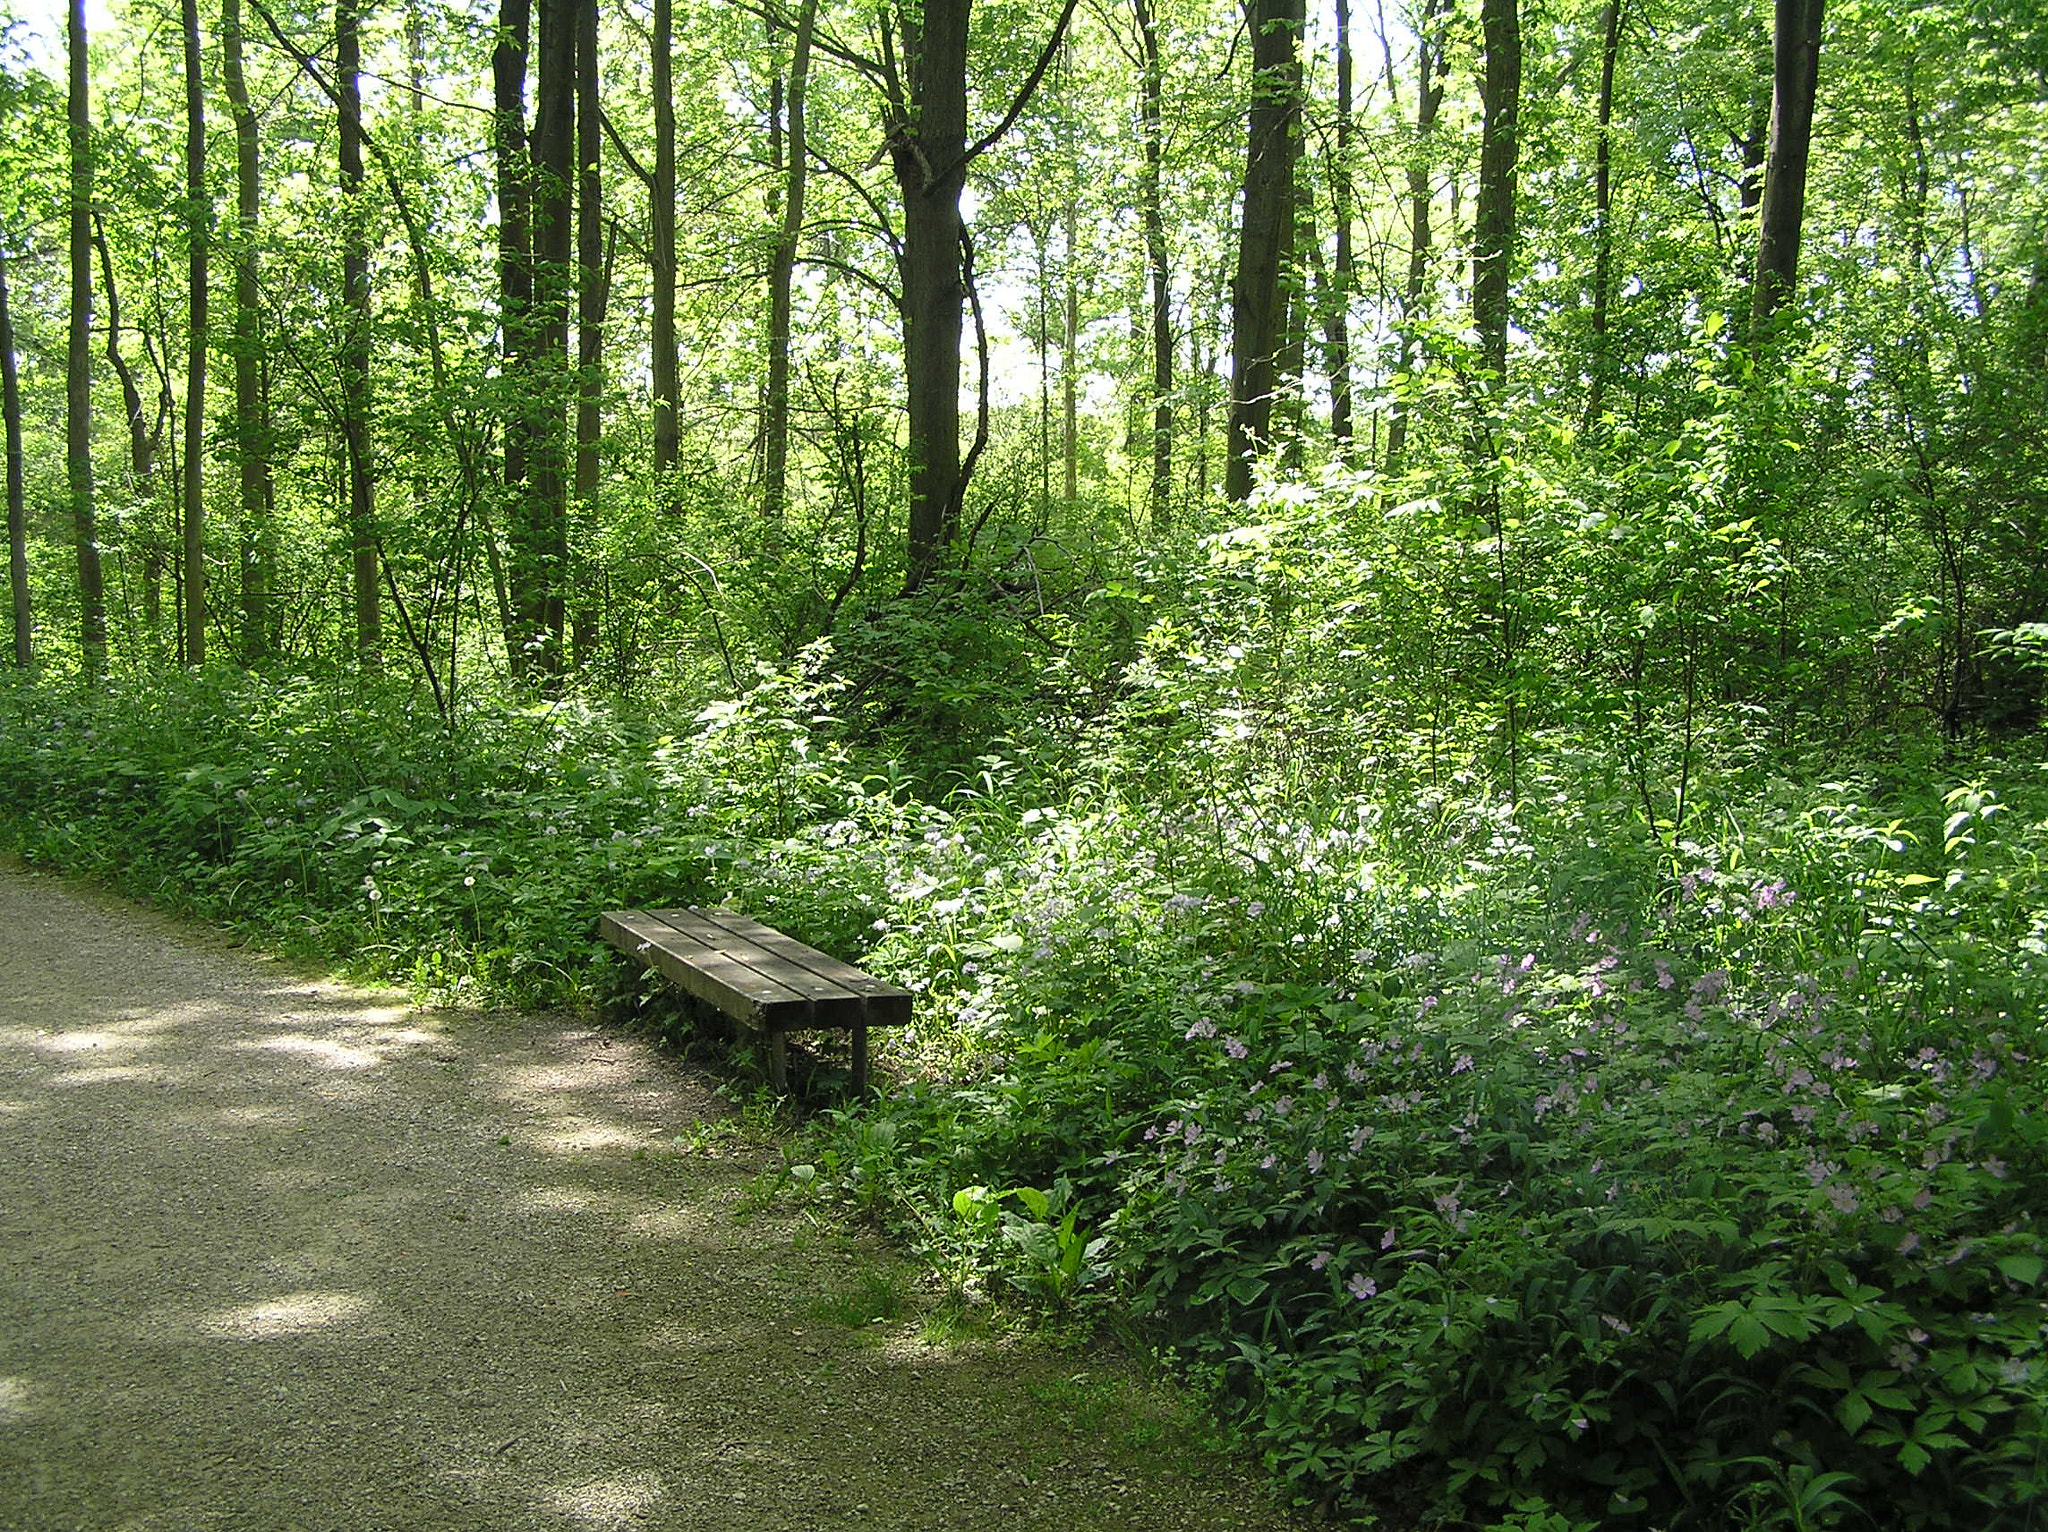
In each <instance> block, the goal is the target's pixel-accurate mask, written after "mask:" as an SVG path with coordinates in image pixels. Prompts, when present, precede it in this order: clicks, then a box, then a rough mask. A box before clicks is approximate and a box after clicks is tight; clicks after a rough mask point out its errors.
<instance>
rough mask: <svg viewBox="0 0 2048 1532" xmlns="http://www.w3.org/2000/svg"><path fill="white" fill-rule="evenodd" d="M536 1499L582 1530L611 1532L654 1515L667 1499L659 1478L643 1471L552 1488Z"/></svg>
mask: <svg viewBox="0 0 2048 1532" xmlns="http://www.w3.org/2000/svg"><path fill="white" fill-rule="evenodd" d="M537 1498H538V1499H539V1501H540V1503H541V1504H542V1505H544V1506H546V1507H547V1508H548V1509H549V1510H551V1511H556V1512H558V1513H560V1514H561V1515H563V1516H566V1517H568V1518H569V1519H570V1520H571V1521H573V1522H574V1523H575V1524H576V1525H577V1526H579V1527H590V1528H593V1529H602V1532H611V1529H612V1528H615V1527H625V1526H627V1525H629V1524H630V1523H631V1522H632V1521H633V1520H635V1519H636V1518H645V1517H647V1516H649V1515H651V1514H652V1513H653V1512H654V1511H655V1509H656V1508H657V1507H659V1506H660V1505H661V1503H662V1501H663V1500H664V1499H666V1498H667V1497H666V1495H665V1493H664V1492H663V1489H662V1484H661V1479H660V1476H659V1475H656V1474H653V1473H647V1472H642V1473H636V1474H615V1475H612V1476H610V1477H606V1478H596V1479H584V1480H582V1481H580V1482H572V1483H567V1484H556V1485H550V1486H549V1487H548V1488H546V1489H544V1490H542V1491H541V1492H540V1494H539V1496H538V1497H537Z"/></svg>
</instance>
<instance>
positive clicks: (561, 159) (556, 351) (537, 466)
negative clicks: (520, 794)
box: [513, 0, 593, 676]
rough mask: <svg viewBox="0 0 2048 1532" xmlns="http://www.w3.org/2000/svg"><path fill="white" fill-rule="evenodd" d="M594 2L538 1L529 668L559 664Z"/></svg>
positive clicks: (526, 606)
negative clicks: (586, 63)
mask: <svg viewBox="0 0 2048 1532" xmlns="http://www.w3.org/2000/svg"><path fill="white" fill-rule="evenodd" d="M587 3H593V0H540V16H539V22H540V28H539V31H540V36H539V48H538V50H537V62H538V64H539V70H538V73H539V84H538V86H537V88H536V91H535V102H534V121H533V311H534V324H533V340H534V352H533V355H532V356H531V357H530V358H529V359H528V361H529V364H530V365H529V368H528V375H527V377H526V378H525V379H524V380H523V382H524V384H525V388H526V395H525V399H524V400H523V401H522V404H521V406H520V407H522V408H524V409H526V410H527V411H528V412H529V416H530V419H531V420H532V423H533V424H532V434H531V437H530V439H529V450H530V452H531V454H532V458H531V471H532V479H531V484H530V486H529V489H528V492H527V494H526V496H525V497H524V500H523V503H522V508H521V509H522V514H521V517H520V520H519V522H518V524H517V526H516V528H515V537H514V551H515V553H516V554H517V555H518V556H517V557H516V558H515V559H514V561H513V574H514V579H513V606H514V610H515V613H516V616H517V620H518V623H519V628H520V638H521V642H522V644H523V645H524V646H526V648H527V650H528V659H529V660H530V661H531V668H532V669H534V670H537V671H538V672H539V673H541V674H543V675H550V676H551V675H555V674H558V673H559V672H560V670H561V667H562V627H563V605H562V596H563V580H564V575H565V572H566V571H565V568H564V566H565V564H566V562H567V557H568V536H567V533H568V513H569V467H570V464H569V442H568V420H569V415H568V405H569V391H568V390H567V389H566V388H565V386H564V385H565V384H566V382H567V381H568V377H567V375H568V370H569V294H570V288H571V285H572V283H573V280H574V269H573V267H572V265H571V259H570V257H571V242H572V238H573V235H574V233H575V224H574V217H573V209H572V196H571V194H572V191H573V188H574V186H575V168H574V164H573V158H574V152H575V126H576V11H577V8H578V6H579V5H581V4H587Z"/></svg>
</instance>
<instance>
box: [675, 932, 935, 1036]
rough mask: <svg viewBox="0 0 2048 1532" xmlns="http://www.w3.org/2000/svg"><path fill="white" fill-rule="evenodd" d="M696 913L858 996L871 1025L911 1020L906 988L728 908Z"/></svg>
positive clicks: (783, 972)
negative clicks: (862, 1001)
mask: <svg viewBox="0 0 2048 1532" xmlns="http://www.w3.org/2000/svg"><path fill="white" fill-rule="evenodd" d="M656 913H658V914H660V915H661V916H662V917H663V918H664V919H666V918H667V917H668V916H670V915H672V914H676V913H678V912H676V911H672V910H661V911H657V912H656ZM697 913H699V915H700V918H702V919H703V920H704V921H706V922H708V923H710V924H714V925H716V926H719V927H721V928H723V929H724V930H726V931H729V932H731V933H732V934H733V935H734V936H736V937H738V938H740V939H741V940H742V941H746V942H751V943H752V944H753V945H755V946H756V947H759V948H761V949H763V950H764V951H767V952H771V953H773V954H774V955H775V956H777V957H779V958H782V959H785V960H786V961H787V962H788V963H790V964H792V965H794V967H795V968H797V969H799V970H802V971H805V972H808V973H810V974H813V975H815V976H816V977H818V978H819V979H822V980H824V981H826V982H827V983H829V984H832V985H835V986H837V987H839V988H840V989H843V990H846V991H849V992H851V993H852V994H855V995H858V996H860V997H861V999H862V1000H864V1001H865V1002H866V1004H865V1006H864V1007H863V1009H862V1018H863V1019H864V1020H865V1021H866V1022H867V1023H868V1024H869V1025H870V1026H883V1027H886V1026H903V1025H905V1024H907V1023H908V1022H909V1021H910V1006H911V994H910V991H909V990H907V989H902V988H899V987H898V986H896V985H894V984H891V983H889V982H888V981H887V980H884V979H878V978H876V977H875V976H874V975H873V974H870V973H863V972H861V970H860V969H858V968H855V967H854V966H853V965H852V964H851V963H842V962H841V961H840V960H839V959H838V958H835V957H832V956H830V955H828V954H826V953H823V952H820V951H819V950H818V949H817V948H815V947H807V946H805V945H804V944H803V943H802V942H800V941H798V940H797V939H796V938H795V937H793V936H784V935H783V934H782V933H781V932H780V931H777V930H775V929H773V928H772V927H770V926H764V925H762V924H761V922H760V921H758V920H754V919H751V918H750V917H748V916H745V915H735V914H732V913H731V912H730V911H727V910H705V911H701V912H697ZM764 971H768V970H764ZM773 972H774V973H775V974H776V976H777V977H778V978H781V979H783V981H784V982H785V983H790V984H791V986H792V987H793V988H794V987H797V986H796V985H795V984H794V982H793V981H792V980H791V979H789V978H788V976H787V974H788V971H787V970H786V969H781V968H777V969H775V970H773Z"/></svg>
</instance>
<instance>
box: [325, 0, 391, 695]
mask: <svg viewBox="0 0 2048 1532" xmlns="http://www.w3.org/2000/svg"><path fill="white" fill-rule="evenodd" d="M356 6H357V0H337V4H336V5H335V9H334V56H335V74H336V77H337V81H336V83H337V86H338V88H339V90H340V93H341V112H340V116H341V134H340V162H341V197H342V234H341V241H342V243H341V292H342V309H343V333H342V342H341V353H342V354H341V433H342V447H343V450H344V453H345V455H346V457H347V469H348V542H349V565H350V585H351V591H352V593H353V597H354V602H355V619H356V634H355V639H356V659H357V662H358V663H359V664H362V665H364V666H374V665H376V664H377V662H378V655H379V652H380V650H381V649H382V647H383V640H384V633H383V621H384V613H383V603H382V600H381V598H380V597H379V595H378V592H377V500H376V482H377V481H376V473H375V464H374V462H373V460H372V458H371V445H370V232H369V228H368V223H369V209H368V207H367V205H366V199H365V197H364V196H363V84H362V74H363V44H362V15H361V13H360V12H359V11H358V10H357V9H356Z"/></svg>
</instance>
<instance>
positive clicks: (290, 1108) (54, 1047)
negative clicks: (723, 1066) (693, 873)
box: [0, 866, 1281, 1532]
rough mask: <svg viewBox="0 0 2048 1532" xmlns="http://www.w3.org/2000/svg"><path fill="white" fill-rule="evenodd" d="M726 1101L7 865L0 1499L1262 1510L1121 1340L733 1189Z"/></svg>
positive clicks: (139, 1507)
mask: <svg viewBox="0 0 2048 1532" xmlns="http://www.w3.org/2000/svg"><path fill="white" fill-rule="evenodd" d="M724 1116H725V1109H724V1108H723V1107H722V1106H721V1105H720V1104H719V1103H718V1102H717V1100H716V1099H715V1098H714V1097H713V1096H712V1095H711V1094H710V1093H709V1092H708V1091H707V1090H706V1089H705V1088H704V1087H703V1086H702V1085H701V1084H700V1083H698V1082H697V1081H695V1080H694V1079H693V1078H692V1077H691V1076H690V1074H689V1073H688V1072H687V1071H686V1070H685V1069H684V1067H683V1066H682V1065H680V1064H678V1063H677V1062H675V1061H673V1060H671V1059H668V1058H666V1057H665V1056H662V1055H659V1054H657V1053H654V1052H651V1051H649V1050H647V1049H645V1048H643V1047H641V1046H640V1045H638V1044H636V1043H634V1042H632V1041H631V1040H629V1039H626V1038H622V1037H617V1036H612V1035H608V1034H606V1033H603V1032H600V1031H595V1030H592V1029H591V1028H588V1027H585V1026H581V1025H578V1024H576V1023H574V1022H569V1021H564V1020H562V1019H560V1018H550V1017H536V1016H480V1015H469V1014H454V1013H441V1012H430V1011H428V1012H423V1011H414V1010H410V1009H408V1008H407V1007H406V1006H405V1005H404V1004H402V1003H401V1001H400V1000H399V999H397V998H395V997H393V996H390V995H378V994H373V993H369V992H365V991H362V990H357V989H351V988H347V987H344V986H342V985H339V984H336V983H332V982H327V981H321V980H308V979H306V978H305V977H303V976H299V975H295V974H293V973H292V972H290V971H288V970H287V969H285V968H283V967H281V966H279V965H277V964H274V963H271V962H267V961H265V960H263V959H261V958H257V957H253V956H250V955H248V954H246V953H242V952H237V951H233V950H230V949H228V948H226V947H224V946H222V945H220V944H218V943H216V942H214V941H212V940H210V939H209V938H207V937H205V936H203V935H195V934H193V933H192V932H191V931H189V930H188V929H187V928H185V927H182V926H180V925H178V924H177V923H175V922H173V921H171V920H168V919H166V918H164V917H161V916H158V915H156V914H153V913H151V912H149V911H146V910H139V909H137V908H135V907H134V906H131V905H128V904H125V903H121V902H119V901H116V900H114V899H112V898H109V897H106V896H102V895H99V894H96V893H93V892H90V891H85V890H80V889H77V888H75V887H72V886H70V885H68V884H65V883H63V882H60V881H58V880H56V879H53V878H48V877H39V876H36V875H33V874H30V873H25V872H23V871H20V870H19V869H16V868H11V867H6V866H0V1529H4V1532H214V1529H230V1528H232V1529H247V1532H411V1529H444V1528H445V1529H461V1532H523V1529H534V1532H583V1529H611V1528H676V1529H695V1528H719V1529H723V1532H752V1529H763V1532H766V1529H782V1528H789V1529H806V1532H808V1529H812V1528H827V1527H838V1526H855V1527H878V1528H879V1527H887V1528H901V1529H926V1528H930V1529H956V1528H957V1529H962V1532H979V1529H984V1528H986V1529H990V1532H994V1529H997V1528H1002V1529H1019V1528H1045V1529H1048V1532H1051V1529H1058V1532H1078V1529H1085V1528H1101V1529H1105V1532H1108V1529H1118V1532H1121V1529H1145V1528H1161V1529H1167V1528H1171V1529H1174V1532H1203V1529H1216V1532H1225V1529H1229V1532H1246V1529H1254V1528H1265V1527H1273V1526H1276V1525H1278V1524H1280V1521H1281V1518H1280V1517H1278V1516H1277V1515H1276V1514H1275V1513H1274V1512H1273V1511H1272V1510H1271V1509H1270V1508H1268V1507H1267V1505H1266V1503H1265V1502H1264V1501H1263V1500H1262V1499H1261V1498H1260V1496H1259V1495H1258V1493H1257V1491H1256V1490H1254V1489H1249V1488H1247V1487H1245V1486H1243V1485H1241V1484H1236V1483H1232V1482H1229V1476H1228V1474H1227V1473H1225V1472H1224V1471H1223V1470H1221V1469H1219V1468H1218V1467H1217V1466H1216V1464H1215V1462H1214V1460H1213V1459H1207V1458H1203V1457H1201V1456H1200V1455H1199V1454H1194V1453H1192V1452H1191V1451H1190V1450H1187V1449H1184V1448H1183V1447H1182V1446H1181V1445H1180V1437H1179V1436H1178V1435H1177V1433H1176V1431H1175V1429H1174V1428H1173V1427H1172V1426H1171V1425H1169V1424H1163V1423H1162V1415H1161V1414H1160V1413H1159V1412H1157V1411H1153V1410H1151V1409H1150V1408H1149V1407H1148V1406H1147V1405H1146V1403H1145V1398H1144V1396H1143V1394H1142V1393H1141V1392H1139V1391H1137V1390H1135V1389H1133V1388H1132V1387H1131V1386H1130V1385H1129V1384H1128V1383H1126V1382H1123V1381H1120V1380H1119V1378H1118V1375H1117V1373H1116V1371H1115V1369H1114V1368H1113V1367H1112V1366H1110V1365H1109V1364H1107V1363H1098V1362H1094V1361H1091V1360H1090V1359H1087V1358H1080V1357H1075V1356H1072V1355H1059V1354H1053V1353H1048V1352H1043V1351H1034V1350H1031V1349H1029V1348H1019V1347H1017V1346H1015V1345H1004V1344H999V1343H996V1342H992V1341H975V1342H969V1343H964V1344H952V1345H946V1344H938V1343H934V1342H932V1341H930V1340H928V1339H926V1338H925V1337H924V1336H923V1335H922V1333H921V1331H920V1328H919V1325H918V1322H917V1316H916V1309H917V1306H918V1304H917V1300H916V1298H915V1296H914V1295H912V1296H910V1297H908V1298H904V1297H903V1295H905V1294H907V1293H909V1292H910V1289H911V1283H910V1281H909V1278H908V1276H907V1274H906V1273H905V1272H904V1271H903V1269H902V1268H901V1267H900V1265H898V1264H897V1263H896V1262H895V1261H894V1260H893V1258H892V1257H891V1256H890V1255H889V1253H888V1252H887V1251H886V1250H884V1249H882V1248H880V1247H879V1246H875V1245H872V1244H869V1243H866V1242H863V1241H860V1240H856V1239H851V1238H848V1237H843V1236H834V1235H827V1234H823V1233H820V1232H818V1231H816V1230H815V1229H812V1228H810V1227H809V1226H808V1225H807V1224H806V1223H804V1222H803V1221H801V1220H798V1219H795V1218H793V1217H790V1216H786V1215H783V1214H780V1213H776V1212H772V1211H771V1212H767V1213H758V1214H755V1215H754V1216H751V1217H746V1218H739V1217H736V1216H735V1213H736V1210H737V1209H738V1208H739V1207H740V1205H741V1203H742V1201H743V1198H744V1191H745V1187H746V1184H747V1182H748V1180H749V1179H750V1178H751V1177H752V1176H753V1175H754V1174H755V1173H757V1172H758V1170H759V1169H760V1167H761V1157H760V1154H759V1152H758V1151H753V1150H748V1149H745V1148H742V1147H736V1140H735V1139H734V1138H732V1137H731V1136H730V1135H721V1134H720V1133H719V1132H717V1131H716V1130H715V1127H707V1125H715V1124H717V1123H718V1122H719V1121H721V1120H722V1119H723V1117H724Z"/></svg>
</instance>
